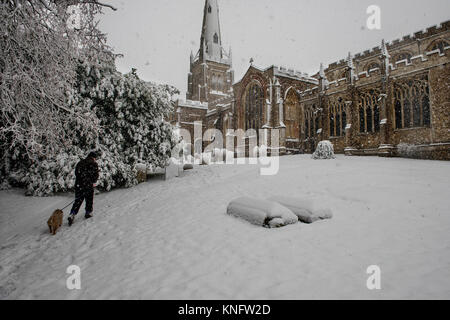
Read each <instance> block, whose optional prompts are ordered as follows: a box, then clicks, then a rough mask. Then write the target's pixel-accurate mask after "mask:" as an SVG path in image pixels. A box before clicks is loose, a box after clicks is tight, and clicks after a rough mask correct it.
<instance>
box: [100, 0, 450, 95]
mask: <svg viewBox="0 0 450 320" xmlns="http://www.w3.org/2000/svg"><path fill="white" fill-rule="evenodd" d="M107 2H109V3H112V4H113V5H114V6H116V7H117V8H118V10H117V11H115V12H114V11H112V10H109V9H105V14H104V15H103V16H101V17H100V20H101V29H102V30H103V31H105V32H106V33H107V34H108V41H109V43H110V45H112V46H113V48H114V49H115V51H116V52H117V53H122V54H124V58H121V59H119V60H118V61H117V65H118V68H119V70H120V71H121V72H128V71H130V70H131V68H133V67H134V68H137V69H138V74H139V76H140V77H141V78H142V79H144V80H152V81H158V82H164V83H169V84H172V85H174V86H176V87H177V88H178V89H179V90H180V91H181V92H182V96H184V94H185V92H186V79H187V73H188V72H189V55H190V51H191V50H192V51H193V52H194V54H195V53H196V52H197V50H198V49H199V45H200V33H201V27H202V19H203V7H204V2H205V1H204V0H171V1H168V0H127V1H125V0H112V1H107ZM372 4H376V5H378V6H379V7H380V8H381V30H375V31H371V30H368V29H367V27H366V21H367V18H368V15H367V14H366V10H367V7H368V6H369V5H372ZM219 8H220V23H221V32H222V42H223V45H224V46H225V48H226V49H227V50H228V48H229V47H230V46H231V48H232V50H233V68H234V70H235V81H238V80H239V79H240V78H241V77H242V76H243V74H244V73H245V71H246V70H247V68H248V66H249V60H250V58H252V57H253V58H254V60H255V65H257V66H260V67H264V68H265V67H268V66H270V65H272V64H274V65H280V66H286V67H288V68H292V69H296V70H299V71H302V72H307V73H309V74H313V73H315V72H317V71H318V68H319V64H320V62H323V63H324V64H325V65H328V64H330V63H332V62H335V61H337V60H340V59H343V58H345V57H346V56H347V54H348V52H349V51H351V52H352V53H358V52H361V51H364V50H367V49H370V48H373V47H375V46H377V45H379V44H380V43H381V39H383V38H384V39H386V41H392V40H394V39H397V38H400V37H402V36H404V35H407V34H412V33H414V32H417V31H419V30H422V29H424V28H427V27H429V26H432V25H436V24H439V23H441V22H444V21H447V20H449V19H450V1H449V0H427V1H424V0H377V1H374V0H277V1H273V0H219Z"/></svg>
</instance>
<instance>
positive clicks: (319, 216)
mask: <svg viewBox="0 0 450 320" xmlns="http://www.w3.org/2000/svg"><path fill="white" fill-rule="evenodd" d="M270 200H271V201H275V202H277V203H279V204H281V205H282V206H284V207H286V208H288V209H289V210H290V211H292V212H293V213H294V214H295V215H296V216H297V217H298V220H300V221H301V222H304V223H313V222H316V221H318V220H324V219H331V218H332V217H333V213H332V212H331V210H330V209H329V208H324V207H320V206H318V205H317V204H315V203H314V202H313V201H312V200H308V199H296V198H288V197H272V198H270Z"/></svg>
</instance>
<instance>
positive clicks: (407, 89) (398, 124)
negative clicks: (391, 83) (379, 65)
mask: <svg viewBox="0 0 450 320" xmlns="http://www.w3.org/2000/svg"><path fill="white" fill-rule="evenodd" d="M394 98H395V102H394V113H395V124H394V128H395V129H404V128H412V127H429V126H430V124H431V119H430V93H429V86H428V76H427V75H424V76H422V77H420V78H417V79H410V80H407V81H401V82H398V83H396V84H395V89H394Z"/></svg>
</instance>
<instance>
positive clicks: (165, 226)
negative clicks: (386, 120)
mask: <svg viewBox="0 0 450 320" xmlns="http://www.w3.org/2000/svg"><path fill="white" fill-rule="evenodd" d="M449 177H450V163H449V162H434V161H423V160H408V159H383V158H376V157H368V158H357V157H344V156H338V158H337V160H329V161H314V160H311V159H310V156H287V157H282V158H281V167H280V172H279V174H278V175H276V176H268V177H263V176H260V175H259V171H258V166H250V165H247V166H244V165H235V166H229V165H222V166H218V165H213V166H201V167H196V168H195V169H194V170H192V171H188V172H185V174H184V176H183V177H181V178H176V179H173V180H170V181H166V182H164V181H158V180H152V181H149V182H148V183H145V184H141V185H139V186H137V187H136V188H132V189H126V190H116V191H113V192H110V193H105V194H101V195H98V196H97V197H96V199H95V217H94V218H93V219H92V220H88V221H84V219H83V218H82V214H81V213H83V212H80V216H79V217H78V220H77V221H76V222H75V224H74V226H73V227H72V228H68V227H67V224H66V221H65V225H64V226H63V228H62V229H61V230H60V231H59V232H58V234H57V235H56V236H51V235H49V233H48V228H47V226H46V221H47V219H48V217H49V215H50V214H51V212H52V211H53V210H54V209H55V208H56V207H58V206H62V205H63V204H65V203H67V202H69V201H71V199H72V195H65V196H58V197H50V198H29V197H24V196H23V195H22V194H23V192H22V191H19V190H11V191H2V192H0V231H1V232H0V298H1V299H18V298H20V299H35V298H41V299H112V298H118V299H122V298H128V299H318V298H322V299H334V298H343V299H347V298H349V299H356V298H362V299H390V298H394V299H397V298H398V299H400V298H401V299H410V298H414V299H415V298H438V299H444V298H445V299H449V298H450V214H449V210H448V208H449V207H450V197H449V194H450V183H449ZM243 195H245V196H250V197H260V198H269V197H271V196H274V195H283V196H291V197H305V196H306V197H310V198H312V199H315V200H316V201H320V202H321V203H322V204H324V205H327V206H329V207H330V208H332V210H333V214H334V216H333V219H331V220H325V221H319V222H316V223H315V224H312V225H306V224H300V223H299V224H295V225H290V226H287V227H284V228H281V229H264V228H261V227H256V226H253V225H251V224H249V223H247V222H245V221H241V220H239V219H236V218H234V217H231V216H228V215H227V214H226V207H227V204H228V203H229V201H231V200H232V199H234V198H236V197H240V196H243ZM66 215H67V210H66ZM65 218H66V216H65ZM72 264H75V265H78V266H80V267H81V272H82V273H81V281H82V288H81V290H74V291H69V290H68V289H66V278H67V277H68V274H66V269H67V267H68V266H69V265H72ZM374 264H375V265H379V266H380V267H381V270H382V290H380V291H369V290H368V289H367V287H366V280H367V277H368V275H367V274H366V269H367V267H368V266H370V265H374Z"/></svg>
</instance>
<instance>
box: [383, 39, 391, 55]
mask: <svg viewBox="0 0 450 320" xmlns="http://www.w3.org/2000/svg"><path fill="white" fill-rule="evenodd" d="M381 54H382V55H383V57H387V58H390V55H389V52H388V49H387V46H386V42H384V39H383V40H381Z"/></svg>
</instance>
